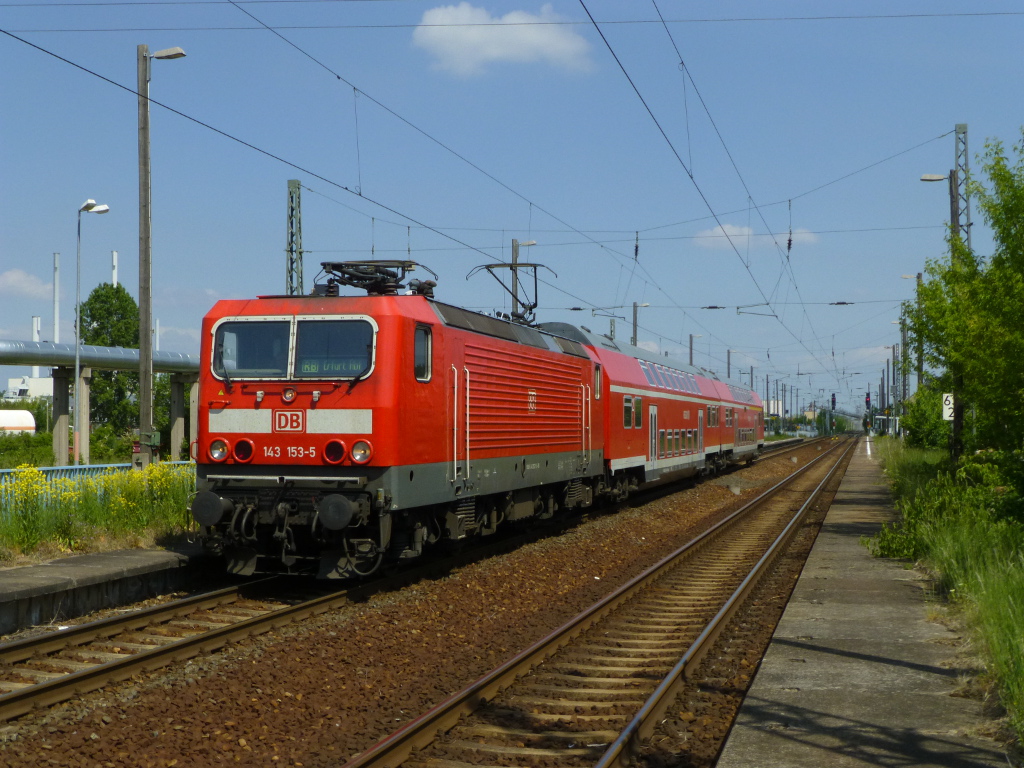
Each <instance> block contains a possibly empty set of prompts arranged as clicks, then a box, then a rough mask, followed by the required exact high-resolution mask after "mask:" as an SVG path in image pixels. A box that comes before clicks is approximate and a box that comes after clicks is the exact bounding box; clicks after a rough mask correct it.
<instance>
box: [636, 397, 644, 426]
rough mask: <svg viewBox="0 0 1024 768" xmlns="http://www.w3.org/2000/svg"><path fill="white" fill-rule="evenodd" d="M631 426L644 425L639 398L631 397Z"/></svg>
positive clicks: (642, 410) (642, 406)
mask: <svg viewBox="0 0 1024 768" xmlns="http://www.w3.org/2000/svg"><path fill="white" fill-rule="evenodd" d="M633 426H634V427H636V428H637V429H642V428H643V426H644V404H643V401H642V399H641V398H639V397H634V398H633Z"/></svg>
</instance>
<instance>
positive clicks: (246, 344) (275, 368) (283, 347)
mask: <svg viewBox="0 0 1024 768" xmlns="http://www.w3.org/2000/svg"><path fill="white" fill-rule="evenodd" d="M290 332H291V323H290V322H288V321H287V320H269V321H253V322H236V323H224V324H222V325H220V326H219V327H218V328H217V336H216V338H215V339H214V347H213V350H214V351H213V372H214V373H216V374H217V375H218V376H220V377H221V378H225V379H280V378H284V377H285V376H287V375H288V337H289V336H290V335H291V333H290Z"/></svg>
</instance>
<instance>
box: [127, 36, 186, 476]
mask: <svg viewBox="0 0 1024 768" xmlns="http://www.w3.org/2000/svg"><path fill="white" fill-rule="evenodd" d="M184 55H185V51H183V50H182V49H181V48H165V49H164V50H162V51H157V52H156V53H154V54H152V55H150V53H149V46H146V45H140V46H139V47H138V52H137V65H138V94H139V443H140V444H141V449H142V452H141V459H142V466H146V465H147V464H149V463H150V462H151V461H152V460H153V448H154V447H155V445H154V444H155V443H156V442H157V440H156V438H155V436H154V435H153V330H152V325H153V287H152V281H153V263H152V256H153V244H152V238H151V232H150V224H151V219H150V191H151V190H150V174H149V74H150V72H149V70H150V60H151V59H180V58H182V57H183V56H184Z"/></svg>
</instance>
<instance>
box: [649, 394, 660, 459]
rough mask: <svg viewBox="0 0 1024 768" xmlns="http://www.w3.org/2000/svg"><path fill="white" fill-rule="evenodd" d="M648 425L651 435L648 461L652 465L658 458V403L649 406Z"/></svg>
mask: <svg viewBox="0 0 1024 768" xmlns="http://www.w3.org/2000/svg"><path fill="white" fill-rule="evenodd" d="M647 427H648V429H649V430H650V435H651V439H650V440H649V441H648V442H649V445H648V449H647V463H648V465H651V464H653V463H654V462H655V461H657V460H658V406H656V405H652V406H649V407H648V411H647Z"/></svg>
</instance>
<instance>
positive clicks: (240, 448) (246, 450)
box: [234, 439, 256, 463]
mask: <svg viewBox="0 0 1024 768" xmlns="http://www.w3.org/2000/svg"><path fill="white" fill-rule="evenodd" d="M255 452H256V446H255V445H253V442H252V440H244V439H243V440H239V441H238V442H237V443H235V451H234V453H235V458H236V459H237V460H238V461H241V462H242V463H245V462H248V461H252V455H253V454H254V453H255Z"/></svg>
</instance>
